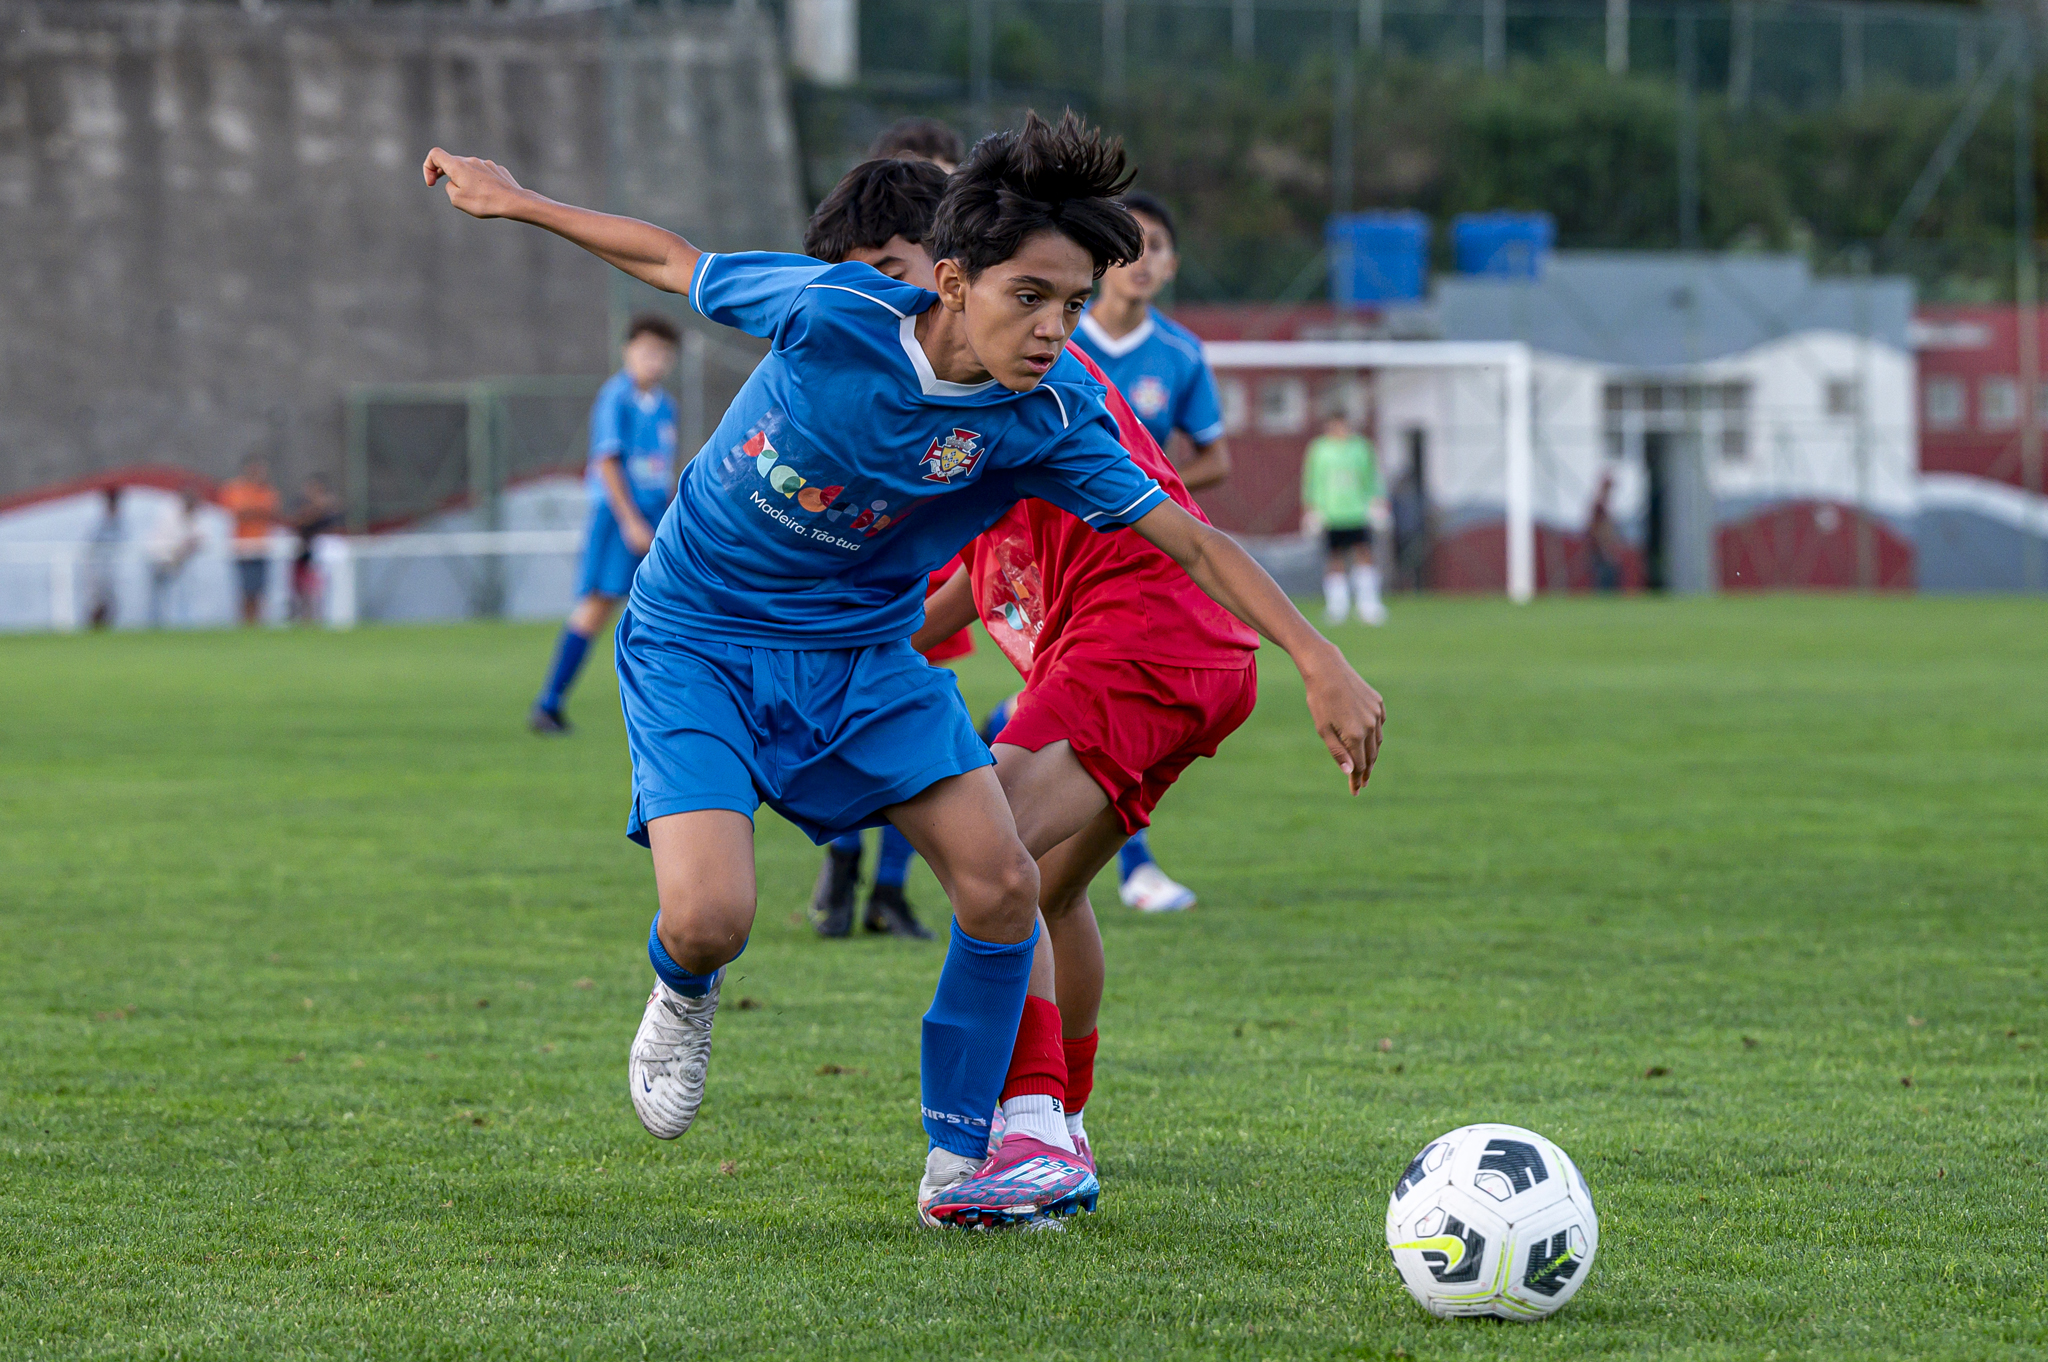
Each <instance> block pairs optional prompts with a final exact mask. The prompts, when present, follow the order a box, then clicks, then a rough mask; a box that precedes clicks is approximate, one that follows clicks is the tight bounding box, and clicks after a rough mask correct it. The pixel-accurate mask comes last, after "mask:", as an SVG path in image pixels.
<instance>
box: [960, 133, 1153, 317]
mask: <svg viewBox="0 0 2048 1362" xmlns="http://www.w3.org/2000/svg"><path fill="white" fill-rule="evenodd" d="M1133 176H1134V173H1133V172H1132V171H1131V170H1130V169H1129V168H1128V167H1127V166H1126V165H1125V162H1124V144H1123V139H1122V138H1107V137H1104V136H1103V135H1102V132H1101V130H1100V129H1097V128H1091V127H1089V126H1088V124H1086V123H1085V122H1083V121H1082V120H1081V118H1080V117H1079V115H1077V114H1075V112H1074V111H1073V110H1072V109H1069V110H1067V111H1066V112H1065V113H1064V114H1062V115H1060V121H1059V126H1058V127H1054V126H1052V125H1051V124H1049V123H1047V122H1046V121H1045V120H1044V119H1043V118H1040V117H1039V116H1038V115H1037V113H1036V112H1032V113H1027V114H1025V115H1024V126H1023V127H1021V128H1014V129H1010V130H1008V131H1005V132H992V133H990V134H989V135H988V136H986V137H984V138H982V139H981V140H980V141H979V142H977V143H975V144H974V150H973V151H971V152H969V153H968V154H967V160H966V163H965V164H963V165H962V166H961V167H960V169H959V170H957V171H955V172H954V173H953V178H952V179H951V180H949V181H947V184H946V194H945V197H944V198H942V199H940V200H939V216H938V220H937V221H935V222H934V223H933V224H932V235H931V240H930V242H929V243H928V244H929V246H930V249H931V253H932V259H934V260H952V261H954V262H956V263H958V265H959V266H960V269H961V272H962V273H964V274H965V275H966V276H967V277H968V278H969V279H975V278H978V277H979V276H980V275H981V272H982V271H983V270H986V269H987V268H989V266H991V265H998V264H1001V263H1002V262H1003V261H1005V260H1008V259H1009V258H1010V257H1012V256H1014V255H1015V254H1017V252H1018V251H1019V250H1021V249H1023V246H1024V243H1025V242H1026V241H1027V240H1029V239H1030V238H1031V237H1034V236H1036V235H1038V234H1039V233H1040V232H1045V231H1054V232H1058V233H1060V234H1061V235H1062V236H1064V237H1066V238H1067V239H1068V240H1069V241H1071V242H1073V243H1074V244H1075V245H1076V246H1079V247H1080V248H1081V249H1082V250H1084V251H1086V252H1088V257H1089V259H1091V260H1092V261H1094V262H1095V277H1096V278H1098V279H1099V278H1101V277H1102V272H1103V271H1104V270H1106V269H1108V268H1109V267H1110V266H1112V265H1125V264H1129V263H1130V262H1131V261H1133V260H1136V259H1137V258H1138V257H1139V256H1140V255H1141V254H1143V253H1144V250H1145V235H1144V233H1143V232H1141V231H1139V230H1138V224H1137V222H1136V221H1135V220H1134V219H1133V218H1132V217H1131V215H1130V213H1129V212H1127V211H1126V210H1125V209H1124V207H1123V205H1121V204H1119V203H1117V202H1116V196H1117V195H1118V194H1121V193H1123V191H1124V190H1126V189H1128V188H1129V187H1130V184H1131V180H1132V178H1133Z"/></svg>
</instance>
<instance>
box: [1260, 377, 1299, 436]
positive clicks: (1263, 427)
mask: <svg viewBox="0 0 2048 1362" xmlns="http://www.w3.org/2000/svg"><path fill="white" fill-rule="evenodd" d="M1258 424H1259V434H1261V435H1299V434H1301V433H1302V432H1303V431H1305V430H1307V429H1308V380H1307V379H1303V378H1269V379H1266V380H1264V381H1262V382H1261V383H1260V384H1259V417H1258Z"/></svg>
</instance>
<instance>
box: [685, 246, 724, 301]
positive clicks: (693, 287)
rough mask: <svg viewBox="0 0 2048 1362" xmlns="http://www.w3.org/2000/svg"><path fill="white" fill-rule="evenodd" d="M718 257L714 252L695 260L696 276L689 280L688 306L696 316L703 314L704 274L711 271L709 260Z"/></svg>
mask: <svg viewBox="0 0 2048 1362" xmlns="http://www.w3.org/2000/svg"><path fill="white" fill-rule="evenodd" d="M716 259H718V255H717V253H716V252H713V253H712V254H710V255H707V256H705V257H704V258H703V259H701V260H699V261H698V262H697V277H696V278H695V279H693V280H691V281H690V307H691V308H692V309H693V310H695V312H696V313H697V315H698V316H700V317H701V316H703V315H704V276H705V275H707V274H709V273H711V262H712V261H714V260H716Z"/></svg>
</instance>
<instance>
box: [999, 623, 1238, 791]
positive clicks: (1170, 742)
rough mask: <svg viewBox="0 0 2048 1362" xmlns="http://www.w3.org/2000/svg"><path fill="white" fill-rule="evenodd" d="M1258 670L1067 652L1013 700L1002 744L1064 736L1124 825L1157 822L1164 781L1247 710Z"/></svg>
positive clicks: (1036, 745) (1207, 749) (1029, 747)
mask: <svg viewBox="0 0 2048 1362" xmlns="http://www.w3.org/2000/svg"><path fill="white" fill-rule="evenodd" d="M1258 699H1259V672H1258V668H1257V667H1256V666H1245V667H1241V668H1217V667H1175V666H1163V665H1159V664H1156V663H1151V662H1126V661H1123V660H1120V659H1119V660H1109V659H1105V658H1097V657H1089V656H1086V655H1083V654H1077V653H1069V654H1067V655H1066V656H1065V657H1062V658H1060V659H1059V660H1058V661H1056V662H1055V663H1053V665H1052V667H1051V668H1050V669H1048V670H1047V672H1046V673H1045V675H1043V676H1041V677H1039V678H1038V680H1037V681H1036V682H1035V683H1034V684H1033V685H1032V686H1031V687H1030V688H1029V689H1027V690H1026V691H1025V692H1024V694H1023V695H1022V696H1020V697H1019V698H1018V700H1017V708H1016V710H1015V711H1014V712H1013V713H1012V714H1011V715H1010V722H1009V723H1008V724H1007V725H1005V726H1004V728H1003V732H1002V735H1001V736H1000V737H998V738H997V739H996V741H997V742H1006V743H1011V744H1013V745H1015V746H1017V747H1021V748H1023V749H1024V750H1025V751H1027V752H1036V751H1038V750H1039V749H1040V748H1043V747H1049V746H1051V745H1052V744H1053V743H1056V742H1058V741H1059V740H1060V739H1062V738H1064V739H1066V740H1067V741H1068V742H1069V743H1072V744H1073V747H1074V755H1075V756H1076V757H1079V758H1080V759H1081V767H1082V769H1083V770H1085V771H1087V772H1088V774H1089V775H1090V776H1092V777H1093V778H1094V780H1095V783H1096V784H1097V785H1100V786H1101V787H1102V792H1103V793H1104V794H1106V795H1108V796H1109V804H1110V807H1111V808H1113V809H1115V810H1116V813H1117V817H1118V818H1119V819H1121V820H1122V821H1123V825H1124V831H1126V832H1136V831H1137V830H1138V829H1139V828H1142V827H1145V826H1147V825H1149V824H1150V823H1151V821H1152V810H1153V808H1154V807H1155V806H1157V805H1158V803H1159V800H1160V798H1161V797H1162V796H1163V795H1165V793H1166V790H1167V787H1168V786H1170V785H1172V784H1173V782H1174V781H1175V780H1177V779H1179V778H1180V773H1181V772H1182V771H1185V770H1186V769H1187V768H1188V765H1189V763H1191V762H1193V761H1194V759H1195V758H1196V757H1213V756H1215V755H1216V748H1217V746H1218V745H1219V744H1221V743H1222V741H1223V740H1224V739H1225V738H1227V737H1229V736H1230V735H1231V734H1232V733H1234V732H1235V731H1236V730H1237V727H1238V725H1239V724H1242V723H1243V722H1244V721H1245V720H1246V719H1247V718H1249V717H1250V716H1251V712H1252V707H1253V706H1254V705H1256V704H1257V703H1258Z"/></svg>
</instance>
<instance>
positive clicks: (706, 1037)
mask: <svg viewBox="0 0 2048 1362" xmlns="http://www.w3.org/2000/svg"><path fill="white" fill-rule="evenodd" d="M724 982H725V975H724V973H723V972H721V973H720V974H719V975H718V977H717V978H715V979H713V980H712V981H711V988H710V990H709V991H708V992H707V993H705V994H704V996H703V997H701V998H686V997H684V996H683V995H682V994H680V993H676V992H673V991H672V990H670V988H669V987H668V985H667V984H664V983H662V982H661V980H659V979H657V980H655V981H654V992H652V993H650V994H648V995H647V1011H646V1012H645V1013H643V1014H642V1015H641V1017H640V1030H639V1033H638V1034H637V1035H635V1036H634V1037H633V1050H632V1054H631V1056H630V1057H629V1059H628V1060H627V1063H626V1086H627V1087H628V1088H629V1089H630V1090H631V1091H632V1094H633V1110H634V1111H635V1112H637V1113H638V1114H639V1116H640V1124H641V1125H643V1126H646V1127H647V1133H648V1134H650V1135H652V1136H654V1137H655V1138H656V1139H661V1140H673V1139H675V1138H676V1136H678V1135H680V1134H682V1133H683V1132H684V1131H686V1130H688V1129H689V1128H690V1122H692V1121H694V1120H696V1119H697V1108H698V1107H699V1106H701V1105H703V1102H704V1071H705V1070H706V1069H707V1068H709V1067H710V1064H711V1018H712V1016H713V1015H714V1014H716V1013H717V1011H718V986H719V985H720V984H722V983H724Z"/></svg>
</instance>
